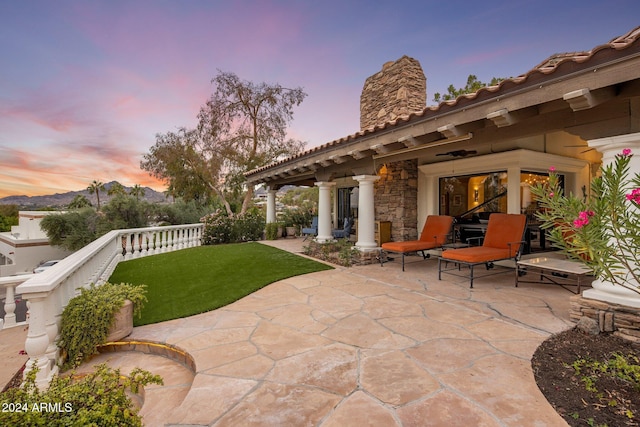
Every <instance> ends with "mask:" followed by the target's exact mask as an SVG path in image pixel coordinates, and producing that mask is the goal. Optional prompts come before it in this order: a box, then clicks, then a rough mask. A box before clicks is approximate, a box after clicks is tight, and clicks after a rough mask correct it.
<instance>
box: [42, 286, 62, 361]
mask: <svg viewBox="0 0 640 427" xmlns="http://www.w3.org/2000/svg"><path fill="white" fill-rule="evenodd" d="M60 291H61V289H59V288H58V289H57V290H56V291H54V292H53V294H51V295H49V298H48V299H47V302H48V303H47V304H46V306H45V316H46V317H45V319H46V320H45V329H46V331H47V338H48V339H49V345H48V346H47V350H46V355H47V358H48V359H49V360H50V361H51V363H52V364H53V365H55V364H56V363H57V362H58V355H59V354H60V351H59V349H58V345H57V344H56V340H57V338H58V316H59V315H58V313H60V314H62V307H61V305H60V301H59V297H60V296H61V295H60Z"/></svg>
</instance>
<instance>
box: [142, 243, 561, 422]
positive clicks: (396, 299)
mask: <svg viewBox="0 0 640 427" xmlns="http://www.w3.org/2000/svg"><path fill="white" fill-rule="evenodd" d="M266 243H267V244H272V245H274V246H278V247H281V248H283V249H287V250H290V251H292V252H299V251H300V250H301V247H302V245H301V240H300V239H286V240H277V241H274V242H266ZM414 260H418V258H417V257H416V258H415V259H414V258H409V261H410V262H408V263H407V267H406V271H405V272H402V271H401V268H400V265H399V263H387V264H385V265H384V267H380V266H379V265H369V266H358V267H352V268H341V267H337V268H336V269H335V270H332V271H326V272H318V273H312V274H308V275H305V276H302V277H292V278H289V279H286V280H283V281H281V282H278V283H275V284H272V285H270V286H267V287H265V288H264V289H261V290H260V291H258V292H256V293H254V294H253V295H250V296H248V297H246V298H244V299H242V300H240V301H237V302H235V303H233V304H231V305H229V306H227V307H224V308H221V309H219V310H216V311H215V312H212V313H204V314H202V315H198V316H194V317H192V318H189V319H181V320H180V321H178V322H176V321H172V323H171V324H170V329H171V332H170V333H166V334H165V335H163V333H162V332H161V331H162V329H163V328H166V326H164V325H163V324H158V325H148V326H143V327H139V328H135V330H134V332H133V334H132V336H131V339H158V338H159V337H163V336H164V337H165V339H167V341H170V342H171V343H172V344H174V345H176V346H178V347H180V348H182V349H184V350H186V351H188V352H189V353H190V354H191V355H192V356H193V357H194V359H195V362H196V373H195V378H194V383H193V385H192V388H191V389H190V391H189V392H188V394H187V396H186V397H185V398H184V402H183V403H182V404H181V405H180V407H178V408H177V410H176V411H174V412H173V413H172V414H171V415H170V416H169V417H168V418H167V419H166V423H167V425H211V426H216V427H220V426H236V425H243V426H245V425H248V426H252V425H255V426H276V425H277V426H281V425H287V426H307V425H308V426H320V427H331V426H349V425H358V426H360V425H365V426H366V425H372V426H428V425H433V426H469V425H474V426H564V425H566V423H565V422H564V421H563V420H562V418H561V417H560V416H559V415H558V414H557V413H556V412H555V411H554V410H553V408H552V407H551V405H549V403H548V402H547V401H546V400H545V398H544V396H543V395H542V393H541V392H540V391H539V390H538V388H537V386H536V383H535V380H534V378H533V374H532V372H531V368H530V359H531V356H532V355H533V352H534V351H535V349H536V348H537V346H538V345H539V344H540V343H541V342H542V341H543V340H544V339H546V338H547V337H548V336H550V335H551V334H553V333H556V332H560V331H562V330H565V329H567V328H569V327H571V326H572V323H571V322H570V320H569V313H568V300H569V297H570V296H571V294H570V293H569V292H567V291H566V290H564V289H562V288H559V287H557V288H556V287H553V286H548V285H547V286H544V285H527V286H526V287H525V286H521V287H520V288H515V287H514V285H513V279H514V278H513V275H512V274H508V273H507V274H504V275H501V276H493V277H492V278H491V279H487V280H483V279H478V280H477V281H476V283H475V287H474V289H469V287H468V283H467V282H465V281H464V280H462V281H457V282H455V281H454V282H451V281H446V280H443V281H438V279H437V265H436V261H435V260H427V261H420V262H413V261H414ZM565 308H566V310H565ZM177 337H180V338H179V339H177Z"/></svg>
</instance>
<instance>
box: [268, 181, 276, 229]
mask: <svg viewBox="0 0 640 427" xmlns="http://www.w3.org/2000/svg"><path fill="white" fill-rule="evenodd" d="M277 192H278V190H272V189H271V187H269V189H268V190H267V224H270V223H272V222H276V193H277Z"/></svg>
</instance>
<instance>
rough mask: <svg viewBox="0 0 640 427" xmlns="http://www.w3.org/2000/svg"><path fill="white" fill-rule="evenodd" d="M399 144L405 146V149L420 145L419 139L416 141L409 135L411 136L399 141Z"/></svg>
mask: <svg viewBox="0 0 640 427" xmlns="http://www.w3.org/2000/svg"><path fill="white" fill-rule="evenodd" d="M398 142H401V143H403V144H404V146H405V147H407V148H409V147H415V146H417V145H420V141H418V140H417V139H415V138H414V137H413V136H411V135H409V136H403V137H401V138H399V139H398Z"/></svg>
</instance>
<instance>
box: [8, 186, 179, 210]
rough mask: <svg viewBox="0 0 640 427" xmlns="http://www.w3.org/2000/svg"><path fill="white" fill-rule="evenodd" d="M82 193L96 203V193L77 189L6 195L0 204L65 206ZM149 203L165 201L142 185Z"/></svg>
mask: <svg viewBox="0 0 640 427" xmlns="http://www.w3.org/2000/svg"><path fill="white" fill-rule="evenodd" d="M115 183H116V181H111V182H109V183H107V184H105V185H104V187H105V189H106V190H107V191H109V189H110V188H111V186H112V185H113V184H115ZM131 188H132V187H126V186H125V187H124V189H125V191H126V192H127V193H129V191H131ZM107 191H101V192H100V205H103V204H104V203H107V202H108V201H109V200H110V199H111V196H108V195H107ZM77 195H82V196H85V197H86V198H87V199H89V200H90V201H91V203H92V204H93V206H96V205H97V200H96V193H89V192H88V191H87V190H86V189H84V190H79V191H69V192H67V193H56V194H52V195H49V196H8V197H3V198H2V199H0V205H18V206H19V207H20V209H22V210H29V209H37V208H45V207H53V208H61V207H66V206H68V205H69V203H71V201H72V200H73V199H74V198H75V197H76V196H77ZM142 199H143V200H146V201H148V202H150V203H163V202H167V199H166V197H165V196H164V194H163V193H160V192H158V191H156V190H154V189H152V188H149V187H144V197H142Z"/></svg>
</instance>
